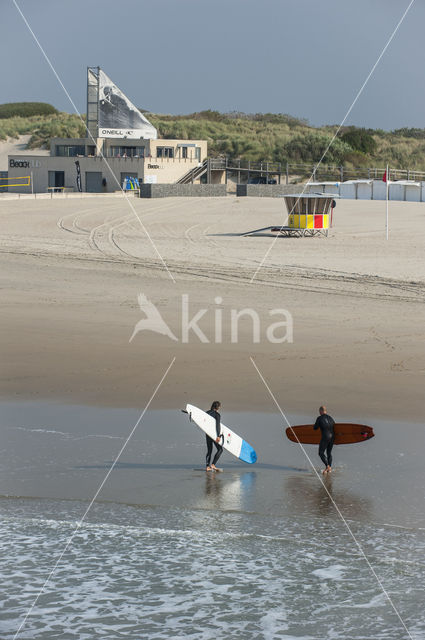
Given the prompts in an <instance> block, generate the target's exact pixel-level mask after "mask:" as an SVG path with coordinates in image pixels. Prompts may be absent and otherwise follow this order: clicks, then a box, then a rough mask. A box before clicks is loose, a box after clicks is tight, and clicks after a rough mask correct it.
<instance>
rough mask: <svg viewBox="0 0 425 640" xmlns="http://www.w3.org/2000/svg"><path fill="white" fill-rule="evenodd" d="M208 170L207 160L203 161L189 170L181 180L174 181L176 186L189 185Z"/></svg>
mask: <svg viewBox="0 0 425 640" xmlns="http://www.w3.org/2000/svg"><path fill="white" fill-rule="evenodd" d="M207 170H208V159H206V160H204V161H203V163H202V164H200V165H199V166H197V167H193V169H189V171H187V173H185V174H184V175H183V176H182V177H181V178H179V179H178V180H177V181H176V184H190V183H191V182H194V181H195V180H197V179H198V178H200V177H201V176H203V175H204V173H206V172H207Z"/></svg>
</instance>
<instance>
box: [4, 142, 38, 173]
mask: <svg viewBox="0 0 425 640" xmlns="http://www.w3.org/2000/svg"><path fill="white" fill-rule="evenodd" d="M30 138H31V136H30V135H23V136H18V137H17V138H8V139H7V140H5V141H1V142H0V171H7V169H8V166H9V165H8V156H9V155H11V156H13V155H17V156H25V155H32V156H33V155H35V154H36V155H39V156H49V155H50V149H28V148H27V144H28V142H29V140H30Z"/></svg>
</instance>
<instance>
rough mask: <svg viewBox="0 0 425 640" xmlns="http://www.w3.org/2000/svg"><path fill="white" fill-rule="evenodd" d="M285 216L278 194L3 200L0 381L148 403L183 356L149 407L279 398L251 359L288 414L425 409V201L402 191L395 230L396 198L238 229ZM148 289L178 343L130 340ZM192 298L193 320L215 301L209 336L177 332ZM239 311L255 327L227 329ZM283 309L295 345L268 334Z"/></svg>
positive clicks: (263, 405)
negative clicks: (310, 234)
mask: <svg viewBox="0 0 425 640" xmlns="http://www.w3.org/2000/svg"><path fill="white" fill-rule="evenodd" d="M132 207H134V210H135V212H136V213H137V215H138V216H139V220H138V219H137V218H136V214H135V213H134V211H133V210H132ZM284 221H285V215H284V204H283V201H282V200H280V199H267V198H258V199H257V198H236V197H235V196H228V197H227V198H211V199H206V198H205V199H202V198H199V199H197V198H174V199H173V198H170V199H159V200H139V199H134V200H131V202H126V200H125V199H120V198H118V199H117V198H112V197H111V198H108V197H106V196H105V197H97V198H84V197H82V198H68V199H65V198H59V197H58V198H55V199H53V200H21V201H0V224H1V237H0V268H1V270H0V273H1V276H0V278H1V280H0V286H1V291H2V313H1V319H0V330H1V335H2V345H1V363H2V364H1V388H0V393H1V395H2V396H3V397H4V398H14V399H22V400H24V399H26V398H31V399H37V398H39V399H40V400H41V399H43V400H46V399H47V400H52V401H61V402H68V403H73V404H84V403H87V404H92V405H99V406H117V407H140V409H143V407H144V406H145V404H146V402H147V401H148V400H149V398H150V396H151V394H152V392H153V391H154V389H155V387H156V386H157V384H158V382H159V381H160V379H161V378H162V376H163V374H164V372H165V370H166V368H167V367H168V365H169V364H170V362H171V361H172V359H173V358H175V361H174V364H173V366H172V368H171V370H170V371H169V374H168V376H167V378H166V380H165V381H164V383H163V385H162V386H161V388H160V389H159V391H158V393H157V395H156V396H155V399H154V402H153V404H152V405H151V406H152V408H178V407H180V406H184V404H185V403H186V402H188V401H190V402H192V403H193V404H198V405H200V406H206V405H208V404H209V402H211V400H214V399H219V400H221V402H222V404H223V409H225V408H227V409H234V410H247V411H257V410H258V411H276V410H277V409H276V406H275V404H274V402H273V400H272V398H271V397H270V395H269V393H268V391H267V389H266V388H265V386H264V383H263V382H262V380H261V379H260V377H259V375H258V373H257V371H256V369H255V368H254V366H253V364H252V362H251V359H250V358H251V357H252V358H254V360H255V362H256V364H257V366H258V368H259V369H260V371H261V372H262V374H263V376H264V378H265V379H266V381H267V383H268V384H269V385H270V389H271V390H272V391H273V393H274V394H275V397H276V400H277V401H278V403H279V404H280V405H281V407H282V409H283V410H284V411H285V412H293V413H299V414H303V415H310V414H311V415H312V416H314V415H315V414H316V412H317V407H318V406H319V404H321V403H327V405H328V407H329V411H330V413H332V415H334V416H335V417H337V419H339V420H341V421H343V420H347V421H348V420H353V421H357V422H364V421H366V420H369V419H371V418H373V417H384V418H385V417H388V418H391V419H393V420H400V421H403V420H412V421H421V420H423V408H422V396H423V383H424V372H425V364H424V335H425V323H424V319H425V318H424V316H425V313H424V300H425V261H424V259H423V256H424V248H425V240H424V234H423V233H422V229H423V224H424V222H425V205H424V204H419V203H403V202H392V203H390V239H389V240H388V241H386V240H385V203H384V202H373V201H347V200H346V201H340V202H339V203H338V207H337V209H336V213H335V226H334V228H333V230H332V231H331V233H330V236H329V237H328V238H303V239H284V238H279V239H277V240H276V242H274V244H273V238H270V237H266V236H260V237H249V238H244V237H240V236H239V234H240V233H242V232H244V231H248V230H250V229H256V228H259V227H265V226H267V225H273V224H280V223H282V222H284ZM145 230H147V232H148V233H149V234H150V236H151V241H150V240H149V239H148V237H147V235H146V233H145ZM153 245H154V246H153ZM267 252H268V255H267V259H266V260H265V262H264V264H262V261H263V259H264V257H265V255H266V253H267ZM158 253H159V254H160V255H161V256H162V258H163V260H164V261H165V263H166V265H167V268H168V270H169V271H167V270H166V269H165V267H164V264H163V262H162V260H161V258H160V257H159V255H158ZM258 267H261V268H260V269H259V271H258V272H257V269H258ZM170 274H171V276H172V277H170ZM254 274H256V275H255V278H254V280H252V278H253V276H254ZM172 278H173V279H172ZM140 293H143V294H144V295H145V296H146V297H147V299H148V300H150V301H151V302H152V303H154V304H155V305H156V307H157V309H158V310H159V311H160V313H161V314H162V317H163V319H164V320H165V321H166V323H167V325H168V327H169V328H170V329H171V331H172V332H173V333H174V335H175V337H176V338H177V340H172V339H171V338H169V337H167V336H166V335H160V334H158V333H154V332H152V331H146V330H145V331H141V332H139V333H138V334H137V335H136V336H135V338H134V339H133V341H132V342H129V339H130V337H131V335H132V333H133V330H134V327H135V325H136V323H137V322H138V321H139V320H141V319H143V318H144V317H145V315H144V314H143V313H142V312H141V310H140V309H139V306H138V301H137V296H138V294H140ZM182 296H188V304H189V313H190V317H192V316H193V315H195V314H196V313H197V312H198V311H199V310H200V309H207V311H206V312H205V314H204V316H203V317H202V319H201V320H200V322H199V326H200V328H201V329H202V331H203V333H204V334H205V336H206V338H207V339H208V340H209V342H208V343H202V342H201V341H200V340H199V338H198V336H196V335H195V334H194V333H193V332H191V333H190V334H189V338H190V339H189V341H188V343H184V342H183V341H182V323H183V321H182V307H183V306H184V302H183V298H182ZM217 298H220V299H221V301H220V300H218V301H217ZM244 308H250V309H252V310H253V311H252V312H253V313H255V314H257V315H258V319H259V323H260V329H261V330H260V341H259V342H255V341H254V340H253V331H252V323H251V322H250V321H249V319H248V318H245V320H244V321H243V322H242V321H241V322H240V325H239V335H238V341H237V343H232V342H231V335H230V317H231V312H232V310H234V311H240V310H242V309H244ZM282 308H283V309H286V310H288V311H289V312H290V313H291V314H292V317H293V323H294V328H293V342H292V343H288V342H285V343H281V344H272V343H271V342H270V341H269V340H268V339H267V335H266V330H267V327H268V326H269V325H270V324H271V323H272V322H276V318H273V317H271V316H270V315H269V312H270V310H273V309H282ZM220 318H222V322H221V325H222V331H221V333H222V335H221V340H220V341H218V339H219V338H220V335H218V334H219V333H220V331H219V328H220V327H219V320H220ZM281 319H282V317H281V316H280V317H278V320H281ZM216 332H217V336H216Z"/></svg>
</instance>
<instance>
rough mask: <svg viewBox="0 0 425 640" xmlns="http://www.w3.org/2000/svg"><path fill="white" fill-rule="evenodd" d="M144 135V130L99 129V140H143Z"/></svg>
mask: <svg viewBox="0 0 425 640" xmlns="http://www.w3.org/2000/svg"><path fill="white" fill-rule="evenodd" d="M144 134H145V131H144V129H104V128H99V138H143V137H144Z"/></svg>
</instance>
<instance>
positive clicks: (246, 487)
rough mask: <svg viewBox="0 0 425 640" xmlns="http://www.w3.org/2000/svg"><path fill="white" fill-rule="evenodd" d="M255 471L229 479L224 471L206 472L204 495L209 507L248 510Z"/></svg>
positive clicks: (251, 498) (251, 499)
mask: <svg viewBox="0 0 425 640" xmlns="http://www.w3.org/2000/svg"><path fill="white" fill-rule="evenodd" d="M256 475H257V474H256V473H255V471H248V472H246V473H243V474H242V475H237V476H236V477H235V476H234V475H232V478H231V479H229V477H228V475H226V473H224V474H222V473H206V474H205V487H204V495H205V499H206V502H207V504H206V505H204V506H207V507H208V508H209V509H211V508H213V509H220V510H232V511H233V510H234V511H249V510H250V505H251V504H252V501H253V498H254V496H253V489H254V487H255V481H256Z"/></svg>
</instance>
